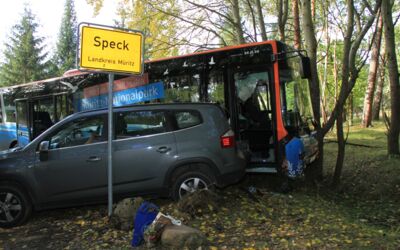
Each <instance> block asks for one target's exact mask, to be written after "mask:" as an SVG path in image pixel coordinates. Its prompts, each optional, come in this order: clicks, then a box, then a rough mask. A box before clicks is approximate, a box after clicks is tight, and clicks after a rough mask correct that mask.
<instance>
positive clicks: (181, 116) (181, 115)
mask: <svg viewBox="0 0 400 250" xmlns="http://www.w3.org/2000/svg"><path fill="white" fill-rule="evenodd" d="M175 119H176V123H177V126H178V129H184V128H190V127H193V126H196V125H199V124H200V123H202V119H201V115H200V113H199V112H198V111H194V110H191V111H177V112H175Z"/></svg>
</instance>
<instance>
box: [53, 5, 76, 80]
mask: <svg viewBox="0 0 400 250" xmlns="http://www.w3.org/2000/svg"><path fill="white" fill-rule="evenodd" d="M77 31H78V24H77V21H76V12H75V6H74V0H66V1H65V8H64V15H63V18H62V22H61V28H60V32H59V34H58V42H57V51H56V53H55V55H54V58H53V63H54V66H55V67H53V69H52V71H55V72H54V73H55V74H56V75H62V74H63V73H64V72H65V71H67V70H69V69H73V68H76V64H75V60H76V48H77V39H78V38H77Z"/></svg>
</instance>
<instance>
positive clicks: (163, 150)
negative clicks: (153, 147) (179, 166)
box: [157, 146, 171, 154]
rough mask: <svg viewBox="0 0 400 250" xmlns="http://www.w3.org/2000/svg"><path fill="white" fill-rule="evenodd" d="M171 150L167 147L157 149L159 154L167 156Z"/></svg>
mask: <svg viewBox="0 0 400 250" xmlns="http://www.w3.org/2000/svg"><path fill="white" fill-rule="evenodd" d="M170 150H171V148H169V147H166V146H163V147H159V148H158V149H157V152H159V153H161V154H165V153H167V152H168V151H170Z"/></svg>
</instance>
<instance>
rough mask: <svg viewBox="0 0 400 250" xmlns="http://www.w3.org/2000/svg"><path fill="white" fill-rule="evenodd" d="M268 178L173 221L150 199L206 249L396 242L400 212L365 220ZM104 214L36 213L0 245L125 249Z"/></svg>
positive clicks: (2, 236) (169, 207) (165, 204)
mask: <svg viewBox="0 0 400 250" xmlns="http://www.w3.org/2000/svg"><path fill="white" fill-rule="evenodd" d="M271 178H272V179H271ZM273 179H274V177H271V176H265V175H257V176H250V177H248V178H247V179H246V180H245V181H243V182H242V183H240V184H239V185H236V186H232V187H228V188H226V189H224V190H219V191H218V192H217V194H218V195H219V197H220V199H219V202H218V204H217V206H215V204H214V206H215V207H209V209H207V211H197V212H198V213H196V216H195V217H184V218H179V216H181V214H180V213H179V212H178V211H177V209H176V204H174V203H172V202H171V201H169V200H152V201H153V202H154V203H156V204H158V205H160V206H161V211H162V212H164V213H168V214H171V215H172V216H174V217H176V218H178V219H182V220H183V222H184V224H186V225H189V226H192V227H194V228H197V229H199V230H201V231H202V232H203V233H204V234H205V235H206V236H207V238H208V240H209V242H210V246H208V247H207V248H210V249H288V248H290V249H304V248H325V249H331V248H332V249H348V248H355V249H360V248H365V249H382V248H385V249H386V248H397V247H399V246H400V236H399V225H400V221H399V220H400V219H399V218H400V211H397V213H396V212H394V213H393V214H392V215H389V217H384V218H383V219H382V220H385V221H387V220H388V219H391V220H392V221H391V223H390V224H387V225H383V226H382V224H381V225H380V224H378V223H376V221H373V220H372V219H370V217H371V218H372V215H371V216H370V217H368V216H369V215H368V212H365V214H363V213H362V212H359V213H358V212H357V213H356V212H354V211H359V210H357V208H356V207H349V206H351V205H349V204H348V203H346V202H338V201H337V200H336V199H333V198H329V197H327V196H323V195H321V194H320V193H318V192H315V188H314V189H312V190H310V189H308V188H306V187H305V186H302V185H301V184H299V187H298V188H297V189H296V190H295V191H294V192H292V193H290V194H280V193H277V192H275V188H274V185H271V183H274V180H273ZM266 183H269V185H267V184H266ZM249 187H250V189H249ZM249 190H250V191H255V192H249ZM387 205H388V206H390V205H391V204H387ZM392 205H393V206H397V205H396V204H392ZM355 209H356V210H355ZM397 209H398V207H397ZM394 210H395V208H394ZM106 214H107V207H106V205H98V206H90V207H80V208H69V209H58V210H50V211H43V212H38V213H35V214H34V215H33V217H32V219H31V220H30V221H29V222H28V223H27V224H26V225H23V226H21V227H17V228H12V229H0V246H1V247H2V248H3V249H110V248H113V249H121V248H122V249H124V248H130V240H131V237H132V232H129V231H121V230H115V229H113V228H111V227H110V225H109V223H108V217H107V216H106ZM385 216H386V215H385ZM141 248H145V247H144V246H142V247H141Z"/></svg>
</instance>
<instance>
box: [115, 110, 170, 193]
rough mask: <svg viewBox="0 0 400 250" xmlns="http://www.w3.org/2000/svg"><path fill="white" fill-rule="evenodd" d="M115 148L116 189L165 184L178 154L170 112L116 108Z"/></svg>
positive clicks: (143, 188)
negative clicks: (168, 119)
mask: <svg viewBox="0 0 400 250" xmlns="http://www.w3.org/2000/svg"><path fill="white" fill-rule="evenodd" d="M113 149H114V154H113V169H114V190H115V192H116V193H129V194H132V193H133V192H134V193H136V194H138V193H142V192H146V191H150V190H151V191H154V190H155V189H159V188H161V187H162V185H163V181H164V177H165V175H166V172H167V169H168V167H169V166H170V165H171V164H172V163H173V162H174V160H175V159H174V156H175V155H176V144H175V137H174V135H173V134H172V132H170V129H169V125H168V122H167V117H166V112H165V111H160V110H142V111H140V110H139V111H132V110H127V111H120V112H116V114H115V140H114V143H113Z"/></svg>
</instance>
